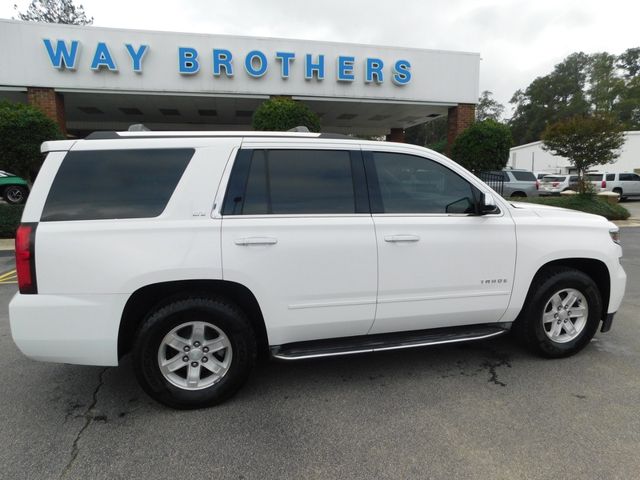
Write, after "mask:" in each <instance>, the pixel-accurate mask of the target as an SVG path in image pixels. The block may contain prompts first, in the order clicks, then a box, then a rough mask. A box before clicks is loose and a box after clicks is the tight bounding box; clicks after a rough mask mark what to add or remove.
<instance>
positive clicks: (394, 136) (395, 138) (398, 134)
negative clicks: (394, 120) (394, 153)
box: [386, 128, 404, 143]
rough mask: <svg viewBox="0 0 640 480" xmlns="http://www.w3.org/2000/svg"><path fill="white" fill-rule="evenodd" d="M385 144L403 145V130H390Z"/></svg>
mask: <svg viewBox="0 0 640 480" xmlns="http://www.w3.org/2000/svg"><path fill="white" fill-rule="evenodd" d="M386 140H387V142H400V143H404V128H392V129H391V133H389V134H388V135H387V138H386Z"/></svg>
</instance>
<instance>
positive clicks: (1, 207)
mask: <svg viewBox="0 0 640 480" xmlns="http://www.w3.org/2000/svg"><path fill="white" fill-rule="evenodd" d="M22 210H24V205H6V204H4V203H0V238H13V237H14V236H15V234H16V229H17V228H18V225H20V217H22Z"/></svg>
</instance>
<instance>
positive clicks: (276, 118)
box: [253, 97, 320, 132]
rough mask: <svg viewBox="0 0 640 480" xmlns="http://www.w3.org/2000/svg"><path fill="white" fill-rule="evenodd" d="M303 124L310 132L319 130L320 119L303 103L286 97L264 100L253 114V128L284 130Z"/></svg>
mask: <svg viewBox="0 0 640 480" xmlns="http://www.w3.org/2000/svg"><path fill="white" fill-rule="evenodd" d="M299 126H304V127H307V128H308V129H309V130H310V131H312V132H319V131H320V119H319V118H318V115H316V114H315V113H314V112H313V111H312V110H311V109H310V108H309V107H307V106H306V105H305V104H304V103H301V102H296V101H294V100H291V99H290V98H287V97H274V98H271V99H269V100H267V101H265V102H264V103H263V104H262V105H260V106H259V107H258V109H257V110H256V111H255V113H254V114H253V128H254V129H255V130H271V131H280V132H285V131H287V130H289V129H291V128H295V127H299Z"/></svg>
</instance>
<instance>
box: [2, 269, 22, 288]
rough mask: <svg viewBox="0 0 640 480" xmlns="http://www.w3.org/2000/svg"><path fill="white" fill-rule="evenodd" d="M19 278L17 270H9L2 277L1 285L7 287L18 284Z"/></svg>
mask: <svg viewBox="0 0 640 480" xmlns="http://www.w3.org/2000/svg"><path fill="white" fill-rule="evenodd" d="M17 280H18V276H17V274H16V271H15V270H9V271H8V272H5V273H3V274H1V275H0V285H6V284H9V283H18V282H17Z"/></svg>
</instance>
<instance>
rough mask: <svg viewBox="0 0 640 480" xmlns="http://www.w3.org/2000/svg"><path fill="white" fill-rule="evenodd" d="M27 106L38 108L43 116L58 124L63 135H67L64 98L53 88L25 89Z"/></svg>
mask: <svg viewBox="0 0 640 480" xmlns="http://www.w3.org/2000/svg"><path fill="white" fill-rule="evenodd" d="M27 101H28V102H29V105H33V106H35V107H38V108H39V109H40V110H42V111H43V112H44V114H45V115H46V116H47V117H49V118H50V119H52V120H53V121H54V122H56V123H57V124H58V126H59V127H60V130H61V131H62V133H63V134H64V135H66V134H67V122H66V120H65V116H64V97H63V96H62V94H61V93H57V92H56V91H55V90H54V89H53V88H42V87H27Z"/></svg>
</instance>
